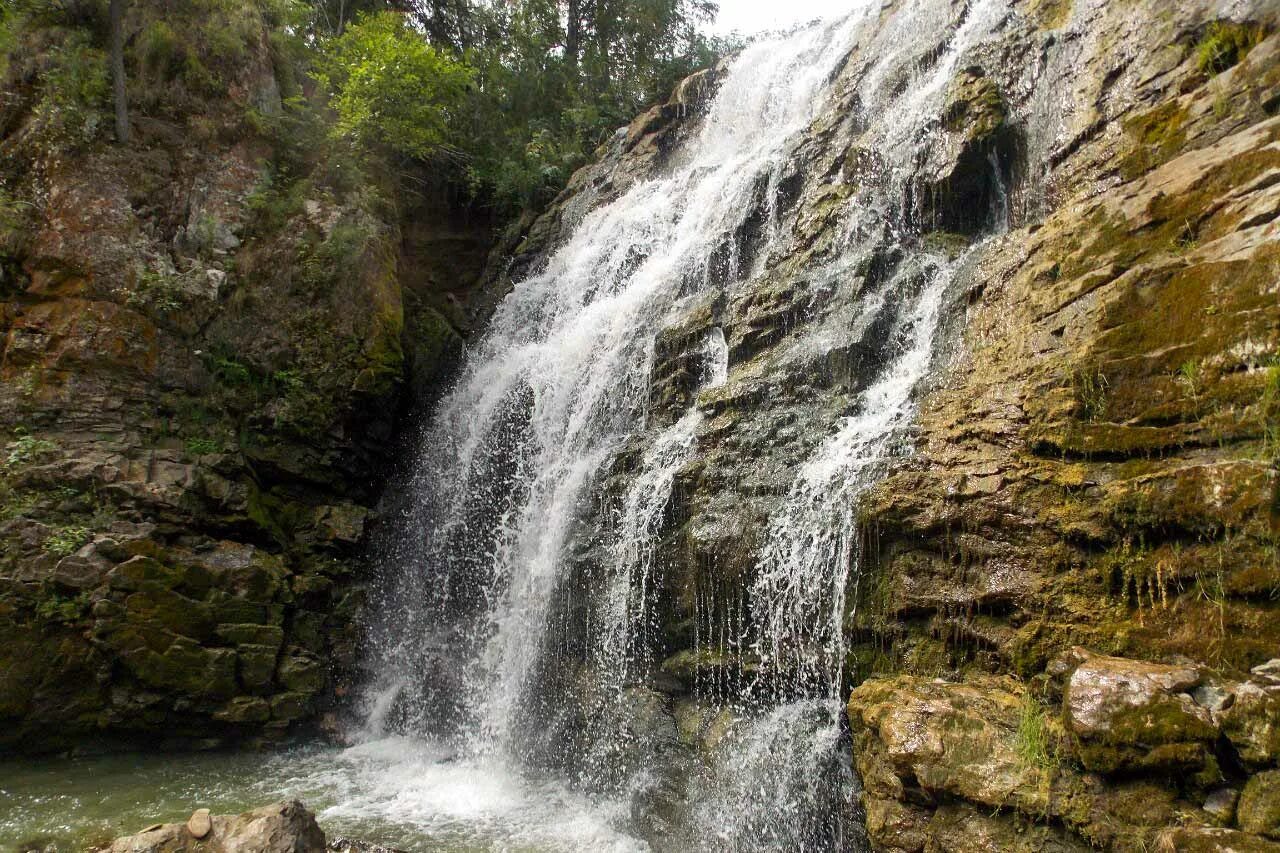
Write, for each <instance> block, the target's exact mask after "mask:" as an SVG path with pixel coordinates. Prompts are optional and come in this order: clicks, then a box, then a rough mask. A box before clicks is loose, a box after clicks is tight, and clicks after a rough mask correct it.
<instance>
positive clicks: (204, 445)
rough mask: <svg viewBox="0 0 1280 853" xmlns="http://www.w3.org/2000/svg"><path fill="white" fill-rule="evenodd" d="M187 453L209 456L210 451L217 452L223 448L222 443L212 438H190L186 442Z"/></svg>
mask: <svg viewBox="0 0 1280 853" xmlns="http://www.w3.org/2000/svg"><path fill="white" fill-rule="evenodd" d="M186 448H187V453H189V454H191V455H192V456H207V455H208V454H210V453H217V452H218V451H219V450H221V449H222V444H221V443H220V442H218V441H215V440H214V439H212V438H203V437H197V438H188V439H187V442H186Z"/></svg>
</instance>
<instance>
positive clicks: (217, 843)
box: [101, 800, 361, 853]
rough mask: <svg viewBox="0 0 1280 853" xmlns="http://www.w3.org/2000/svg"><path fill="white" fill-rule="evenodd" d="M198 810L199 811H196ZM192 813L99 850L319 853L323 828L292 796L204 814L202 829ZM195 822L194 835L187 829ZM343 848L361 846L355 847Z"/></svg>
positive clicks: (121, 852)
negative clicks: (234, 811) (232, 812)
mask: <svg viewBox="0 0 1280 853" xmlns="http://www.w3.org/2000/svg"><path fill="white" fill-rule="evenodd" d="M200 811H201V812H202V811H203V810H200ZM197 816H201V817H208V816H207V815H200V812H197V813H196V814H195V815H193V816H192V819H191V820H188V821H186V822H184V823H166V824H161V825H156V826H153V827H150V828H148V829H146V830H144V831H142V832H140V833H138V834H137V835H129V836H126V837H124V838H117V839H116V840H115V841H114V842H112V844H111V846H110V847H106V848H103V849H102V851H101V853H197V851H198V853H325V851H326V850H327V847H326V846H325V837H324V832H322V831H321V830H320V826H319V824H317V823H316V816H315V815H313V814H312V813H311V812H310V811H308V810H307V807H306V806H304V805H303V804H302V803H300V802H298V801H297V800H291V801H289V802H283V803H273V804H271V805H269V806H263V807H262V808H259V809H254V810H253V811H250V812H245V813H244V814H242V815H236V816H228V815H215V816H213V817H208V821H209V827H208V832H207V833H203V829H204V827H203V826H201V825H199V824H201V823H203V821H198V820H197V819H196V818H197ZM193 826H195V831H196V832H197V833H202V837H199V838H198V837H196V835H194V834H193V833H192V827H193ZM349 849H361V848H358V847H354V848H349Z"/></svg>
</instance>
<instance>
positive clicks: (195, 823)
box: [187, 809, 213, 839]
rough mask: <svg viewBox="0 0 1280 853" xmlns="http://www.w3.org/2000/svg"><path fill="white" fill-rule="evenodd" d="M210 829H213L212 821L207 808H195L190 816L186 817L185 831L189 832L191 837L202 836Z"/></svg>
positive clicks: (198, 837) (197, 837)
mask: <svg viewBox="0 0 1280 853" xmlns="http://www.w3.org/2000/svg"><path fill="white" fill-rule="evenodd" d="M211 829H213V821H212V819H210V817H209V810H208V809H196V810H195V811H194V812H192V813H191V817H189V818H187V832H189V833H191V837H192V838H196V839H200V838H204V837H205V836H206V835H208V834H209V831H210V830H211Z"/></svg>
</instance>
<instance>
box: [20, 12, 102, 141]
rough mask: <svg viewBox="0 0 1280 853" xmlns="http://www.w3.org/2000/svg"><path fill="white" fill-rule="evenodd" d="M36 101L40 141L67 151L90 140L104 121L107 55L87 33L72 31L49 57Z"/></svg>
mask: <svg viewBox="0 0 1280 853" xmlns="http://www.w3.org/2000/svg"><path fill="white" fill-rule="evenodd" d="M40 93H41V97H40V101H39V102H38V103H37V104H36V108H35V115H36V127H37V134H38V138H39V140H40V141H41V142H42V143H43V144H44V145H45V146H46V147H48V148H49V149H51V150H70V149H74V148H76V147H77V146H80V145H83V144H85V143H87V142H90V141H92V140H93V139H94V138H95V137H96V136H97V135H98V131H99V129H100V128H101V127H102V126H103V125H104V123H105V121H106V110H107V109H108V101H107V95H108V81H107V58H106V54H105V53H103V51H101V50H99V49H98V48H96V47H94V46H93V45H92V43H91V41H90V37H89V34H88V33H85V32H81V31H71V32H69V33H68V34H67V37H66V39H65V40H64V41H63V43H62V44H61V45H60V46H59V47H58V48H57V49H56V50H54V51H53V53H52V54H51V55H50V57H49V64H48V67H47V68H46V69H45V71H44V74H43V77H42V79H41V83H40Z"/></svg>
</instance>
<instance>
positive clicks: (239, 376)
mask: <svg viewBox="0 0 1280 853" xmlns="http://www.w3.org/2000/svg"><path fill="white" fill-rule="evenodd" d="M213 375H214V377H216V378H217V380H218V381H219V382H221V383H222V384H224V385H252V384H253V372H252V371H250V370H249V368H248V367H247V366H245V365H243V364H241V363H240V362H238V361H236V360H235V359H232V358H226V357H219V358H216V359H214V361H213Z"/></svg>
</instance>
